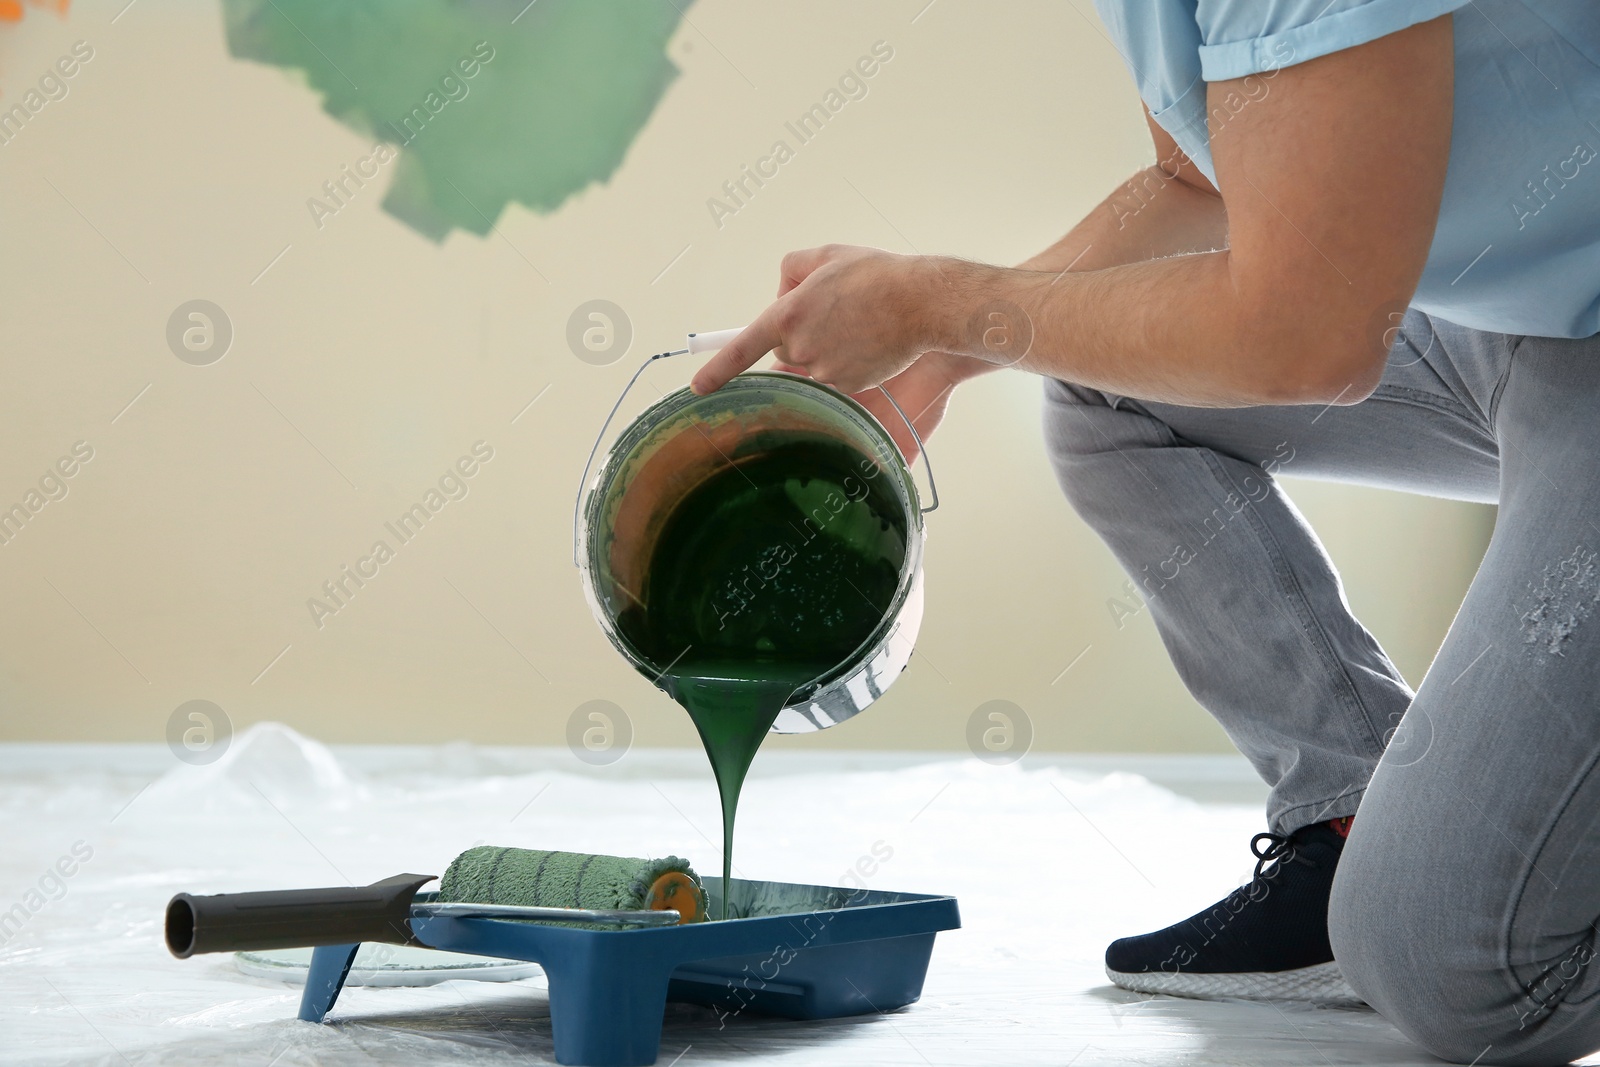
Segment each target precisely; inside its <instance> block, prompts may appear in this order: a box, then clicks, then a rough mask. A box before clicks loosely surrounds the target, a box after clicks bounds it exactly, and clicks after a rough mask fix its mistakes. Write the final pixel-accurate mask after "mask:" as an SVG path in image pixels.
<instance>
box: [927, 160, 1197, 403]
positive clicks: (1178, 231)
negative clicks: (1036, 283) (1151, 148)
mask: <svg viewBox="0 0 1600 1067" xmlns="http://www.w3.org/2000/svg"><path fill="white" fill-rule="evenodd" d="M1227 242H1228V216H1227V213H1226V211H1224V209H1223V206H1222V198H1221V197H1219V196H1217V195H1216V194H1215V193H1212V192H1207V191H1203V190H1200V189H1196V188H1195V187H1194V186H1192V185H1189V184H1188V183H1186V182H1184V181H1181V180H1179V179H1177V178H1174V177H1172V176H1171V175H1170V174H1169V173H1168V171H1167V170H1165V169H1163V167H1162V166H1161V165H1160V164H1152V165H1151V166H1148V167H1145V168H1144V169H1143V170H1140V171H1138V172H1137V173H1135V174H1134V175H1133V177H1131V178H1129V179H1128V180H1127V181H1126V182H1124V183H1123V184H1122V185H1121V186H1119V187H1118V188H1117V189H1116V190H1115V191H1114V192H1112V194H1111V195H1110V196H1108V197H1106V198H1105V199H1104V200H1102V201H1101V202H1100V204H1099V205H1098V206H1097V207H1096V208H1095V209H1094V210H1093V211H1091V212H1090V213H1089V214H1088V215H1086V216H1084V218H1083V220H1082V221H1081V222H1079V223H1078V224H1077V225H1076V226H1074V227H1073V228H1072V229H1071V230H1070V231H1068V232H1067V234H1066V236H1064V237H1062V238H1061V239H1060V240H1059V241H1057V242H1056V243H1055V244H1053V245H1051V246H1050V247H1049V248H1046V249H1045V250H1044V251H1042V252H1040V253H1039V254H1038V255H1036V256H1033V257H1032V258H1030V259H1028V260H1026V261H1024V262H1023V263H1020V264H1018V266H1017V270H1019V271H1049V272H1050V273H1051V274H1052V275H1056V274H1061V273H1063V272H1086V271H1098V270H1106V269H1108V268H1111V267H1118V266H1123V265H1125V264H1129V263H1143V262H1146V261H1148V260H1152V259H1161V258H1164V257H1167V256H1175V255H1181V254H1183V253H1187V252H1206V251H1211V250H1213V249H1219V248H1224V247H1226V246H1227ZM940 355H941V357H942V359H943V362H944V364H945V366H944V370H945V373H946V374H947V375H948V376H949V377H951V378H952V379H954V380H956V381H960V380H964V379H967V378H974V377H977V376H978V375H980V374H985V373H988V372H989V371H994V370H999V369H1000V367H1001V365H1002V364H999V363H993V362H988V361H986V360H984V359H982V358H973V357H971V356H967V355H957V354H954V353H950V354H940ZM1025 363H1026V361H1025ZM1026 369H1033V368H1032V367H1026Z"/></svg>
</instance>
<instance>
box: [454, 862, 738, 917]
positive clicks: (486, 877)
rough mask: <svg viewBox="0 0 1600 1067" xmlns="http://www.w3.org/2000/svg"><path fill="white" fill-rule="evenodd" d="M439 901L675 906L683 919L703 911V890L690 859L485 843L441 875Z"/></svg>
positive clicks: (547, 905)
mask: <svg viewBox="0 0 1600 1067" xmlns="http://www.w3.org/2000/svg"><path fill="white" fill-rule="evenodd" d="M439 899H440V900H441V901H453V902H462V903H471V904H521V905H531V906H534V907H545V908H592V909H596V910H613V909H628V910H645V909H649V910H655V911H661V910H665V909H669V908H670V909H674V910H676V911H677V912H678V913H679V914H680V915H681V916H682V917H683V918H682V920H681V921H683V922H686V923H689V922H700V921H701V920H703V919H704V918H705V916H706V894H705V889H704V888H703V887H702V886H701V884H700V878H699V876H697V875H696V874H695V873H694V869H693V868H691V867H690V866H689V861H688V860H684V859H679V858H678V857H677V856H668V857H666V858H665V859H659V860H643V859H631V858H628V857H625V856H594V855H589V854H587V853H583V852H546V851H543V850H539V849H526V848H503V847H497V846H493V845H483V846H480V847H478V848H469V849H467V851H465V852H463V853H462V854H461V855H459V856H457V857H456V858H455V860H454V861H452V862H451V864H450V867H449V869H448V870H446V871H445V872H444V877H443V878H441V879H439Z"/></svg>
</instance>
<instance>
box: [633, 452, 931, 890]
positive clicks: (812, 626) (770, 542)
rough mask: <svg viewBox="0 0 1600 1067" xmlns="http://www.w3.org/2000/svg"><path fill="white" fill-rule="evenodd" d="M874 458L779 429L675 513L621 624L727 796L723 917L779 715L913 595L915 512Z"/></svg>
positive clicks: (715, 476) (689, 497)
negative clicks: (737, 848)
mask: <svg viewBox="0 0 1600 1067" xmlns="http://www.w3.org/2000/svg"><path fill="white" fill-rule="evenodd" d="M868 469H876V468H875V467H874V465H873V463H872V462H871V461H870V459H868V458H867V457H866V456H865V455H864V454H863V453H861V452H859V451H857V450H856V449H854V448H852V447H851V446H849V445H845V444H842V443H841V442H839V441H837V440H835V439H833V438H829V437H823V436H820V435H817V434H814V433H801V432H794V431H789V432H781V433H779V432H772V433H769V434H766V435H762V437H759V438H757V439H756V440H754V441H753V442H751V443H750V447H749V448H748V449H747V451H746V453H745V454H744V455H741V457H740V458H739V459H737V460H736V461H734V462H732V463H730V465H729V466H727V467H725V468H723V469H721V470H720V471H718V472H717V473H715V474H713V475H712V476H711V477H710V478H708V479H706V480H705V482H703V483H702V484H701V485H699V486H698V487H696V488H695V489H694V490H692V491H691V492H689V493H688V494H687V495H685V497H684V498H683V500H682V501H680V502H679V503H678V504H677V505H676V506H675V507H674V508H673V510H672V511H671V513H670V514H669V515H668V516H667V519H666V521H665V523H664V525H663V527H662V532H661V535H660V537H659V538H658V540H657V541H656V546H655V549H654V551H653V552H652V554H651V559H650V566H649V569H648V570H647V571H646V575H645V582H644V589H643V590H642V595H641V597H640V603H639V604H638V605H635V606H632V607H630V608H629V609H628V610H627V611H625V612H623V613H622V614H621V615H620V616H619V617H618V619H617V623H618V629H619V630H620V631H621V633H622V634H623V635H624V636H625V637H626V638H627V640H628V641H629V642H630V643H631V644H632V645H633V646H634V647H635V649H636V650H637V651H638V652H639V653H641V654H642V658H643V661H644V662H646V663H655V664H658V665H660V666H661V667H662V670H661V672H660V674H659V675H658V677H657V679H656V684H658V685H659V686H661V688H663V689H665V690H666V691H667V693H668V694H669V695H670V696H671V697H672V698H673V699H674V700H676V701H677V702H678V703H679V704H681V705H682V706H683V708H684V709H685V710H686V711H687V712H688V713H689V716H690V718H692V719H693V720H694V724H695V728H696V729H697V730H698V731H699V733H700V740H701V742H702V743H703V744H704V746H705V750H706V755H707V757H708V758H709V759H710V761H711V767H712V771H713V772H714V773H715V775H716V779H717V788H718V792H719V794H720V796H721V801H722V835H723V856H722V878H723V883H722V916H721V917H723V918H726V917H727V907H728V896H729V893H728V885H729V883H728V879H729V877H730V876H731V874H732V869H733V826H734V817H735V814H736V812H737V810H738V804H739V793H740V790H741V788H742V787H743V784H744V779H745V775H746V773H747V772H748V771H749V768H750V763H751V761H752V760H753V759H754V758H755V754H756V750H757V749H758V748H759V747H760V746H761V742H762V740H763V739H764V738H765V737H766V735H767V732H768V731H769V730H770V729H771V727H772V724H773V722H774V720H775V719H776V718H777V716H778V713H779V712H780V711H782V710H783V709H784V707H786V706H787V705H788V704H790V703H793V702H794V701H795V700H797V699H803V698H804V696H806V695H808V694H809V692H810V691H812V690H813V689H814V688H815V683H816V682H818V681H820V680H822V679H823V678H824V677H825V676H826V675H828V674H829V673H830V672H832V671H833V670H834V669H835V668H838V667H839V666H841V665H843V664H845V663H848V662H849V661H850V660H851V659H852V658H853V657H854V656H855V654H856V653H857V651H858V650H859V649H860V648H861V647H862V645H863V644H865V643H866V642H867V641H868V640H869V639H870V638H871V637H872V635H873V633H874V632H875V631H876V630H877V628H878V626H879V624H880V623H881V622H882V621H883V619H884V616H885V615H886V614H887V612H888V611H889V607H890V605H891V604H892V602H893V600H894V596H895V592H896V590H897V588H898V586H899V581H900V569H901V567H902V565H903V563H904V561H905V557H906V534H907V531H906V517H905V513H904V510H903V508H902V506H901V504H900V501H899V498H898V497H897V496H896V495H895V493H894V490H893V488H892V486H891V485H889V484H888V482H889V479H887V478H883V477H863V475H862V472H863V471H865V470H868Z"/></svg>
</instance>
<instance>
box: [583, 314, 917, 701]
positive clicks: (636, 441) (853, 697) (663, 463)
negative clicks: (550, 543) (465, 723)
mask: <svg viewBox="0 0 1600 1067" xmlns="http://www.w3.org/2000/svg"><path fill="white" fill-rule="evenodd" d="M736 333H738V331H737V330H731V331H721V332H719V333H718V334H715V335H699V337H698V338H697V337H696V336H695V335H691V336H690V343H689V347H688V348H686V349H681V350H679V351H675V352H663V353H661V354H660V355H658V356H652V357H651V358H650V360H648V361H646V363H645V364H644V365H643V366H641V367H640V368H639V370H638V372H636V373H635V374H634V376H633V379H632V380H631V381H630V382H629V383H628V388H627V389H624V391H623V397H626V395H627V392H628V389H631V388H632V387H633V384H634V382H637V381H638V379H639V377H640V375H641V374H643V373H644V370H645V369H646V368H647V367H648V366H649V365H650V363H652V362H654V361H655V360H657V359H663V358H666V357H669V356H675V355H681V354H685V353H688V352H699V351H708V350H710V349H711V348H714V347H720V345H721V343H725V342H726V341H727V340H728V339H729V338H730V337H731V336H732V335H734V334H736ZM697 342H698V343H697ZM884 395H885V396H886V397H887V396H889V394H888V393H887V392H885V393H884ZM622 399H623V398H622V397H619V398H618V400H617V404H616V406H614V407H613V408H612V411H611V417H615V415H616V412H617V410H618V408H620V407H621V405H622ZM889 402H890V404H891V405H892V406H893V407H894V410H895V411H896V413H898V414H899V415H900V417H901V418H902V419H904V420H905V423H906V426H907V427H908V428H911V421H910V420H909V419H906V418H905V413H904V412H902V411H900V408H899V405H898V404H895V403H894V399H893V397H889ZM611 417H608V418H607V420H606V424H605V426H603V427H602V428H601V431H600V438H599V439H597V440H596V442H595V447H594V449H593V450H592V451H591V452H590V456H589V463H588V464H587V465H586V466H585V467H584V475H583V482H582V485H581V487H580V489H579V499H578V504H577V507H576V509H575V511H574V515H573V538H574V561H575V562H576V564H577V566H578V569H579V571H580V574H581V577H582V582H583V589H584V594H585V596H586V598H587V599H588V602H589V607H590V609H591V610H592V611H593V613H594V617H595V620H596V622H598V623H599V625H600V628H601V630H602V631H604V633H605V635H606V637H607V638H608V639H609V640H610V641H611V643H612V645H613V646H615V647H616V649H617V651H618V652H620V653H621V654H622V655H623V657H624V658H625V659H627V661H628V662H629V663H631V664H633V666H634V667H635V668H636V669H638V670H639V671H640V673H642V674H644V675H645V676H646V677H648V678H650V679H651V680H652V681H658V680H659V679H660V677H661V675H662V674H663V673H664V672H665V671H666V670H668V669H669V668H670V667H671V664H670V663H656V662H652V661H651V659H650V658H649V657H647V656H646V655H644V654H643V653H641V651H640V650H639V649H638V648H637V647H635V644H634V643H633V642H632V641H630V640H629V638H628V636H627V633H626V632H625V630H624V628H623V627H622V626H621V625H619V619H620V618H621V616H622V615H623V613H624V612H625V611H627V610H629V609H630V607H633V606H639V607H641V608H642V607H643V605H644V604H646V603H647V602H648V599H649V596H650V590H649V589H648V587H647V572H648V570H649V568H650V564H651V559H652V553H653V551H654V549H655V546H656V543H657V540H658V539H659V538H660V536H661V534H662V531H663V528H664V527H665V526H666V524H667V522H668V520H669V519H670V518H671V517H672V514H673V511H674V509H675V508H676V506H677V505H678V504H680V503H681V502H682V501H683V500H684V498H685V497H686V496H687V495H688V494H690V493H691V492H692V491H693V490H695V489H696V488H697V487H698V486H700V485H702V484H703V483H705V481H706V480H707V478H709V477H711V476H712V475H715V474H717V473H720V472H723V471H726V470H727V469H728V467H729V465H730V464H733V465H738V464H742V463H744V462H746V461H749V460H752V459H756V458H759V456H760V454H761V450H762V449H763V448H765V447H768V446H769V445H770V442H772V441H774V440H781V439H783V438H784V437H785V436H786V435H799V436H802V437H806V438H822V439H825V440H826V441H827V442H829V443H831V444H836V445H843V446H846V447H848V448H849V449H850V451H851V453H852V454H853V456H852V458H853V459H854V460H855V470H856V471H859V473H860V476H861V478H862V479H864V480H865V479H882V480H883V481H882V482H881V483H876V484H875V485H874V491H875V494H877V495H878V498H879V499H887V500H891V501H893V505H892V506H894V507H897V508H898V509H899V512H900V517H902V518H903V520H904V529H905V535H906V536H905V555H904V558H903V560H902V561H901V565H900V570H899V578H898V583H897V585H896V587H895V591H894V595H893V597H892V598H891V600H890V602H889V605H888V607H887V609H886V610H885V611H884V612H883V617H882V619H881V620H880V621H879V622H878V624H877V626H876V628H875V629H874V630H873V631H872V632H871V634H870V635H869V636H868V637H867V638H866V639H865V640H863V641H862V642H861V643H860V645H858V646H857V648H856V649H855V651H854V653H853V654H851V655H850V656H848V657H846V658H845V659H844V660H842V661H841V662H840V663H838V664H837V665H836V666H834V667H833V668H832V669H830V670H828V671H827V672H826V673H824V674H823V675H822V676H820V677H818V678H816V679H814V680H813V682H812V683H810V684H809V685H807V686H804V687H802V688H801V689H799V690H797V691H796V693H795V695H794V696H793V697H791V698H790V703H789V704H788V705H787V706H785V707H784V709H783V710H782V712H780V713H779V715H778V717H777V720H776V721H775V722H774V723H773V726H772V731H773V732H774V733H807V732H811V731H815V730H822V729H826V728H827V727H829V726H833V725H836V724H838V723H841V722H843V721H844V720H846V719H848V718H850V717H852V716H854V715H856V714H857V713H859V712H860V711H862V710H863V709H864V708H866V707H867V706H868V705H869V704H871V703H872V702H873V701H874V700H876V699H877V698H878V697H879V696H881V695H882V694H883V692H884V691H885V690H886V689H888V687H889V685H890V684H891V683H892V682H893V681H894V680H895V678H897V677H899V675H900V672H901V671H902V670H904V669H905V667H906V665H907V664H908V663H909V662H910V660H911V652H912V647H913V645H914V644H915V642H916V637H917V630H918V628H919V627H920V626H921V623H922V549H923V537H924V528H923V516H924V515H925V514H926V513H927V512H929V511H932V510H933V509H934V508H935V507H937V506H938V495H937V489H936V488H935V487H934V484H933V472H932V468H931V467H930V468H929V469H928V485H929V499H930V503H929V504H928V505H927V506H926V507H924V506H923V504H922V502H921V498H920V496H919V493H918V491H917V487H916V483H915V481H914V479H913V477H912V472H911V469H910V467H909V466H908V465H907V463H906V461H905V459H904V457H903V456H902V455H901V453H900V450H899V448H898V446H897V445H896V444H895V442H894V438H893V437H891V436H890V434H889V432H888V431H887V430H886V429H885V428H884V427H883V425H882V424H881V423H880V422H879V421H878V420H877V419H876V418H875V417H874V416H873V415H872V413H871V412H869V411H868V410H867V409H866V408H865V407H863V406H862V405H861V404H859V403H857V402H856V401H855V400H853V399H851V398H850V397H848V396H845V395H844V394H842V393H840V392H838V391H837V390H835V389H833V388H831V387H829V386H826V385H821V384H818V383H817V382H814V381H812V380H811V379H809V378H805V377H801V376H798V375H793V374H787V373H782V372H777V371H755V372H748V373H745V374H741V375H739V376H738V377H736V378H734V379H733V381H731V382H729V383H728V384H727V385H726V386H724V387H723V388H722V389H720V390H718V391H717V392H714V393H711V394H708V395H706V396H696V395H694V394H693V393H692V392H690V391H689V390H688V389H687V388H685V389H680V390H678V391H676V392H674V393H670V394H668V395H667V396H664V397H663V398H662V399H661V400H659V401H657V402H656V403H654V404H652V405H651V406H650V407H649V408H647V409H646V410H645V411H644V412H643V413H642V414H640V415H639V416H638V418H636V419H634V421H633V422H632V423H631V424H629V425H628V426H627V427H626V428H625V429H624V430H623V431H622V432H621V433H620V434H619V435H618V436H617V439H616V440H615V442H614V443H613V444H612V445H611V446H610V448H609V449H608V450H607V451H606V453H605V455H604V456H603V457H602V458H601V459H600V462H599V465H598V467H596V466H595V456H596V454H598V452H599V449H600V443H601V440H603V439H604V437H605V434H606V430H607V428H608V427H609V426H610V424H611V421H612V418H611ZM911 433H912V437H913V438H914V439H917V444H918V446H919V448H920V447H921V443H922V442H921V440H920V438H917V437H916V430H915V428H911ZM923 457H924V462H926V458H927V453H926V451H925V450H924V451H923ZM591 470H593V471H594V474H593V477H592V478H591V476H590V471H591ZM879 486H883V487H887V490H888V491H887V492H882V493H879V492H878V487H879Z"/></svg>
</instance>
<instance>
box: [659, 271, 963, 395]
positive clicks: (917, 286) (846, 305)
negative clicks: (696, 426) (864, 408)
mask: <svg viewBox="0 0 1600 1067" xmlns="http://www.w3.org/2000/svg"><path fill="white" fill-rule="evenodd" d="M933 262H934V261H932V260H929V259H926V258H925V257H921V256H900V255H895V254H894V253H892V252H885V251H882V250H881V249H876V248H857V247H854V246H851V245H824V246H823V247H821V248H811V249H807V250H805V251H803V252H791V253H789V254H788V255H787V256H784V257H783V277H782V281H781V283H780V284H779V286H778V299H777V300H776V301H774V302H773V303H772V304H771V306H769V307H768V308H767V310H766V311H764V312H762V313H761V315H760V316H759V317H758V318H757V319H756V320H755V321H754V322H752V323H751V324H750V325H749V326H747V327H745V329H744V332H743V333H741V334H739V336H738V337H735V338H734V339H733V340H732V341H730V342H729V343H728V344H727V345H725V346H724V347H723V349H722V351H720V352H718V353H717V354H716V355H715V356H713V357H712V358H711V359H710V360H708V361H707V362H706V365H705V366H703V367H701V368H700V371H699V373H697V374H696V375H695V376H694V380H693V381H692V382H691V383H690V388H691V389H693V390H694V391H695V392H696V393H699V394H702V395H703V394H705V393H710V392H713V391H715V390H717V389H720V388H722V387H723V386H724V385H726V384H727V383H728V381H729V379H731V378H732V377H733V376H734V375H736V374H738V373H740V372H741V371H745V370H749V369H750V368H751V367H753V366H755V364H756V362H757V361H758V360H760V359H761V357H762V356H765V355H766V354H767V353H768V352H771V351H773V350H774V349H779V348H781V349H782V351H781V352H779V353H778V356H779V359H780V360H781V361H782V362H783V363H784V364H785V365H786V368H787V369H790V370H795V371H799V372H803V373H805V374H809V375H810V376H811V377H812V378H815V379H816V380H817V381H819V382H822V383H824V384H826V385H831V386H833V387H834V388H836V389H838V390H840V391H841V392H845V393H858V392H860V391H861V390H863V389H867V388H870V387H872V386H875V385H877V384H879V383H880V382H886V381H889V380H890V379H892V378H894V377H895V376H896V375H898V374H900V373H901V372H902V371H904V370H906V369H907V368H908V367H910V366H911V365H912V364H913V363H915V362H916V360H917V357H918V356H920V355H921V354H922V353H923V352H925V351H928V350H929V349H934V348H938V347H939V344H940V338H938V337H936V336H935V327H934V324H933V322H932V321H931V319H932V316H931V315H929V314H928V309H929V308H930V307H931V306H932V298H933V295H934V293H935V291H936V289H937V286H938V273H937V270H936V268H932V267H930V264H932V263H933ZM907 414H912V413H911V412H907Z"/></svg>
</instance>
